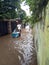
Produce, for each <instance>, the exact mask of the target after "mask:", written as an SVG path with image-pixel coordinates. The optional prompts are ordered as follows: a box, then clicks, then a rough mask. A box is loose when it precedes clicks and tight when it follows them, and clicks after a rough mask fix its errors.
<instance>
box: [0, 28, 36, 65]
mask: <svg viewBox="0 0 49 65" xmlns="http://www.w3.org/2000/svg"><path fill="white" fill-rule="evenodd" d="M0 65H37V58H36V51H35V48H34V44H33V36H32V30H30V31H28V32H27V31H26V30H24V29H23V30H22V33H21V37H19V38H12V37H11V35H6V36H2V37H0Z"/></svg>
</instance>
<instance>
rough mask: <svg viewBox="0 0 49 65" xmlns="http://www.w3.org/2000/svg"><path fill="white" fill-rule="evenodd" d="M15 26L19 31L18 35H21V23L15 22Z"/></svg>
mask: <svg viewBox="0 0 49 65" xmlns="http://www.w3.org/2000/svg"><path fill="white" fill-rule="evenodd" d="M17 28H18V31H19V32H20V35H21V24H17Z"/></svg>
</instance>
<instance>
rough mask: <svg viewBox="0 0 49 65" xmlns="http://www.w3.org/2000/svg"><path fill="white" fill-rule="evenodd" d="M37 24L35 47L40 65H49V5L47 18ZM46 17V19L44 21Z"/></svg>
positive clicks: (48, 6)
mask: <svg viewBox="0 0 49 65" xmlns="http://www.w3.org/2000/svg"><path fill="white" fill-rule="evenodd" d="M42 14H43V16H42V17H43V19H42V20H41V21H40V22H38V23H36V24H35V27H34V28H35V32H36V33H35V46H36V51H37V59H38V65H49V3H48V5H47V7H46V17H45V15H44V12H43V13H42ZM44 17H45V19H44Z"/></svg>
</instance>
